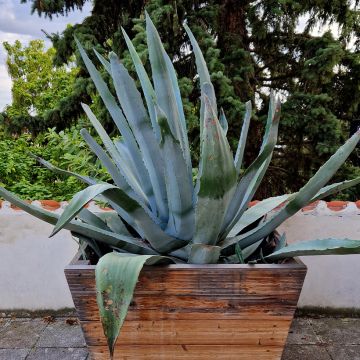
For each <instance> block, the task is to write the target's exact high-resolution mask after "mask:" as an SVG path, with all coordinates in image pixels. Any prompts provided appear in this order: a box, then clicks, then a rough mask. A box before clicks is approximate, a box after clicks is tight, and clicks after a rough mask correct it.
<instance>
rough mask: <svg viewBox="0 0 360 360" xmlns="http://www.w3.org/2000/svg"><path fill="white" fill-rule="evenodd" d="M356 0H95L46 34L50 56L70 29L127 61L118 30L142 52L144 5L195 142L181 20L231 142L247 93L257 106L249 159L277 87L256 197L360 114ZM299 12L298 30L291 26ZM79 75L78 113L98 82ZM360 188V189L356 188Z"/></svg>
mask: <svg viewBox="0 0 360 360" xmlns="http://www.w3.org/2000/svg"><path fill="white" fill-rule="evenodd" d="M22 1H23V2H25V1H26V0H22ZM30 1H32V2H33V10H34V11H37V12H38V13H39V14H44V15H45V16H50V17H51V16H55V15H57V14H63V13H64V12H68V11H71V10H72V9H73V8H75V7H77V8H81V7H82V6H83V5H84V2H85V1H84V0H82V1H79V0H67V1H63V0H61V1H60V0H58V1H54V0H42V1H41V2H40V1H35V0H30ZM358 3H359V1H358V0H356V1H351V0H329V1H325V0H316V1H312V0H309V1H294V0H282V1H279V0H276V1H275V0H269V1H265V0H259V1H238V0H209V1H201V0H171V1H163V0H147V1H131V0H129V1H114V0H107V1H99V0H94V1H93V5H94V6H93V10H92V13H91V15H90V16H89V17H87V18H86V19H85V20H84V21H83V23H81V24H77V25H75V26H72V27H68V28H67V29H66V30H65V31H64V32H63V33H62V34H61V35H59V34H55V35H54V34H52V35H49V36H50V38H51V39H52V41H53V44H54V47H55V48H56V50H57V53H56V56H55V58H54V61H55V64H58V65H60V64H63V63H66V62H67V61H69V59H70V58H71V56H72V55H73V54H74V52H76V49H75V45H74V41H73V35H74V34H76V36H77V37H78V38H79V40H80V41H81V42H82V43H83V44H84V46H85V47H86V48H87V49H91V48H92V47H95V48H96V49H97V50H98V51H99V52H101V53H103V54H106V53H107V52H108V51H110V50H114V51H115V52H117V53H118V54H119V56H120V57H121V58H123V59H124V62H125V63H126V64H129V55H128V53H127V50H126V46H125V44H124V41H123V39H122V36H121V31H120V26H123V27H124V28H125V30H126V31H127V32H128V34H129V36H130V37H131V38H133V39H134V43H135V45H136V47H137V49H138V51H139V52H140V53H141V56H142V58H143V59H144V61H145V60H146V55H147V54H146V50H145V41H146V37H145V34H144V22H143V10H144V8H146V10H147V11H148V12H149V14H150V16H151V17H152V19H153V21H154V22H155V25H156V26H157V28H158V30H159V33H160V35H161V38H162V40H163V42H164V43H166V48H167V51H168V53H169V55H170V57H171V58H172V59H173V62H174V64H175V67H176V70H177V72H178V77H179V79H180V84H181V91H182V95H183V97H184V98H185V99H187V100H186V101H185V107H186V115H187V121H188V126H189V129H190V131H191V138H192V146H193V149H197V145H198V131H197V111H198V107H199V101H198V97H199V86H198V84H197V82H196V78H195V66H194V58H193V56H192V54H191V52H190V46H189V41H188V39H187V37H186V35H185V33H184V29H183V28H182V26H181V24H182V23H183V22H184V21H187V23H188V24H189V26H190V28H191V29H192V30H193V32H194V34H195V36H196V38H197V40H198V41H199V44H200V46H201V48H202V50H203V52H204V54H205V57H206V60H207V63H208V66H209V69H210V71H211V76H212V80H213V82H214V85H215V88H216V92H217V96H218V99H220V104H219V105H220V106H222V107H223V108H224V111H225V114H226V116H227V119H228V121H229V135H230V138H231V142H232V146H233V147H235V146H236V143H237V139H238V134H239V132H240V128H241V123H242V114H243V111H244V105H243V104H244V102H245V101H247V100H249V99H250V100H252V102H253V105H255V106H256V107H257V112H256V114H254V115H253V118H252V126H251V133H250V136H249V139H250V143H249V144H248V146H247V149H246V163H247V164H249V163H250V162H251V161H252V159H253V158H254V156H255V155H256V153H257V151H258V145H259V143H260V141H261V136H262V131H263V123H264V121H265V117H266V114H265V109H266V108H267V103H268V95H269V89H270V88H272V89H274V90H276V91H278V92H280V93H281V94H282V96H283V97H284V106H283V115H282V122H281V128H280V141H279V145H280V146H279V147H278V148H277V152H276V154H274V160H273V161H272V164H271V166H270V176H269V178H268V182H267V184H265V186H263V187H262V189H261V190H260V193H259V194H257V196H258V197H259V198H260V197H264V196H270V195H275V194H276V193H281V192H286V191H293V190H295V189H297V188H299V186H301V185H302V184H303V183H304V182H305V180H306V179H307V178H308V177H309V176H311V174H312V173H313V172H314V171H315V170H316V169H317V168H318V167H319V165H320V164H321V163H322V162H323V161H324V160H325V159H326V158H328V156H329V154H330V153H332V152H333V151H334V150H335V149H336V147H337V146H338V145H339V144H340V142H341V141H343V138H344V137H347V136H348V135H349V134H348V132H349V124H350V122H351V121H352V120H353V119H354V118H359V117H360V115H359V99H360V96H359V92H360V71H359V70H360V69H359V67H360V54H359V46H360V43H359V38H358V36H359V33H360V22H359V8H358ZM300 20H302V21H303V23H304V27H303V29H299V27H298V26H297V25H298V23H299V21H300ZM319 24H320V25H323V26H325V27H326V26H329V25H336V26H337V27H338V30H339V36H338V37H334V35H333V34H332V33H331V32H330V31H327V32H325V33H324V34H322V35H320V36H313V35H311V30H312V29H313V28H314V27H315V26H317V25H319ZM351 42H353V44H352V45H350V44H351ZM90 54H91V52H90ZM91 55H92V58H93V60H94V61H96V59H95V57H94V56H93V54H91ZM78 61H79V64H80V66H81V62H80V60H78ZM104 76H106V74H104ZM77 82H78V83H79V86H78V87H77V88H76V91H75V92H73V94H72V95H71V96H73V99H74V103H73V104H74V106H73V107H71V108H70V109H69V111H68V112H67V113H66V119H71V118H74V117H77V116H78V115H79V112H80V110H79V105H76V104H75V103H77V104H79V103H80V100H81V99H83V98H86V97H87V98H89V97H90V96H92V97H93V98H94V93H95V90H94V87H93V86H92V85H91V84H90V82H89V79H88V75H87V73H86V71H85V70H84V68H83V67H82V70H81V71H80V72H79V78H78V80H77ZM81 84H82V85H81ZM75 100H77V101H76V102H75ZM100 104H101V103H100ZM98 114H99V115H100V118H101V119H102V121H103V122H107V121H108V120H109V119H107V118H106V117H107V116H108V115H107V113H106V112H105V111H104V110H101V106H99V109H98ZM63 116H64V115H63ZM64 119H65V117H64ZM108 124H110V122H108ZM358 156H359V153H357V154H355V155H354V156H353V158H352V162H351V161H350V162H349V163H348V165H347V167H345V169H344V172H347V173H349V172H351V173H355V172H359V169H358V168H356V167H354V165H353V164H355V161H356V159H358ZM339 176H341V173H340V175H339ZM358 195H360V193H359V192H358V193H357V194H355V196H358Z"/></svg>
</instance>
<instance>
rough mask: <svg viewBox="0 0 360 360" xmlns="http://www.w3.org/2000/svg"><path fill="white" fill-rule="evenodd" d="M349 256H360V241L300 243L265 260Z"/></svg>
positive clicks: (333, 240)
mask: <svg viewBox="0 0 360 360" xmlns="http://www.w3.org/2000/svg"><path fill="white" fill-rule="evenodd" d="M349 254H360V240H349V239H321V240H320V239H317V240H309V241H300V242H297V243H294V244H290V245H287V246H285V247H283V248H281V249H280V250H277V251H275V252H273V253H272V254H270V255H268V256H265V259H267V260H272V261H275V260H281V259H286V258H292V257H295V256H309V255H349Z"/></svg>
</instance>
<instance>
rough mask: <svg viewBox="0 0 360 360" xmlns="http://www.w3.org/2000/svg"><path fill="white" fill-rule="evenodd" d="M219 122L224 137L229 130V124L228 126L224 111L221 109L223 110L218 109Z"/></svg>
mask: <svg viewBox="0 0 360 360" xmlns="http://www.w3.org/2000/svg"><path fill="white" fill-rule="evenodd" d="M219 122H220V125H221V127H222V128H223V130H224V134H225V135H226V134H227V131H228V129H229V124H228V121H227V119H226V116H225V113H224V109H223V108H220V114H219Z"/></svg>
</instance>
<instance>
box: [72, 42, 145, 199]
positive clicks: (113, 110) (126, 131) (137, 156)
mask: <svg viewBox="0 0 360 360" xmlns="http://www.w3.org/2000/svg"><path fill="white" fill-rule="evenodd" d="M75 42H76V44H77V47H78V49H79V52H80V55H81V57H82V59H83V61H84V64H85V66H86V68H87V70H88V72H89V74H90V76H91V79H92V80H93V82H94V84H95V86H96V88H97V90H98V92H99V94H100V96H101V98H102V100H103V102H104V104H105V106H106V108H107V109H108V111H109V113H110V115H111V117H112V119H113V120H114V122H115V124H116V126H117V128H118V129H119V131H120V133H121V135H122V136H123V138H124V141H125V143H126V146H127V147H128V149H129V151H130V153H131V156H132V159H133V162H134V163H135V166H136V169H137V172H138V173H139V181H140V183H141V187H142V188H143V189H146V188H147V186H148V185H149V184H150V182H149V174H148V173H147V171H146V168H145V166H144V163H143V161H142V157H141V153H140V150H139V148H138V145H137V143H136V140H135V137H134V135H133V133H132V132H131V130H130V128H129V125H128V123H127V121H126V119H125V117H124V115H123V113H122V111H121V109H120V108H119V106H118V105H117V103H116V101H115V98H114V97H113V95H112V94H111V92H110V90H109V88H108V86H107V85H106V83H105V81H104V80H103V79H102V77H101V75H100V73H99V72H98V70H97V69H96V67H95V66H94V64H93V63H92V62H91V60H90V59H89V57H88V56H87V54H86V51H85V50H84V49H83V47H82V46H81V44H80V42H79V41H78V40H77V39H76V38H75ZM144 191H145V190H144ZM145 193H146V191H145ZM149 200H150V203H151V202H152V201H151V199H149Z"/></svg>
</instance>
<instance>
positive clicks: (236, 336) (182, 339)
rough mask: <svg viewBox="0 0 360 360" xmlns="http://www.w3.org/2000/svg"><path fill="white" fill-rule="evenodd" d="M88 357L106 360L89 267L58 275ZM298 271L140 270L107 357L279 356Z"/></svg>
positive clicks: (301, 272) (264, 359)
mask: <svg viewBox="0 0 360 360" xmlns="http://www.w3.org/2000/svg"><path fill="white" fill-rule="evenodd" d="M65 274H66V277H67V280H68V283H69V287H70V290H71V293H72V296H73V300H74V304H75V307H76V309H77V312H78V315H79V318H80V321H81V325H82V328H83V330H84V333H85V338H86V341H87V343H88V344H89V345H90V350H91V352H92V353H93V357H92V358H93V359H108V358H109V355H108V350H107V346H106V340H105V338H104V335H103V331H102V327H101V324H100V321H99V320H100V318H99V313H98V309H97V304H96V291H95V276H94V266H84V265H79V264H76V265H70V266H69V267H67V269H66V270H65ZM305 274H306V268H305V267H304V266H303V265H301V264H285V265H260V266H258V265H256V266H248V265H240V266H239V265H235V266H233V265H230V266H229V265H215V266H214V265H206V266H196V265H180V266H178V265H172V266H167V267H146V268H145V269H144V271H142V272H141V275H140V278H139V281H138V283H137V286H136V289H135V293H134V298H133V301H132V303H131V305H130V309H129V312H128V315H127V318H126V320H125V323H124V326H123V329H122V331H121V334H120V337H119V340H118V343H117V346H116V348H117V350H116V355H115V359H140V360H141V359H147V360H151V359H166V360H168V359H169V360H170V359H189V360H190V359H191V360H193V359H200V360H202V359H204V360H205V359H206V360H209V359H216V360H218V359H224V360H225V359H226V360H229V359H230V360H231V359H247V360H248V359H251V358H255V359H260V360H270V359H271V360H275V359H280V357H281V352H282V348H283V346H284V344H285V341H286V337H287V333H288V330H289V327H290V323H291V320H292V317H293V314H294V311H295V309H296V304H297V301H298V298H299V295H300V291H301V287H302V283H303V280H304V277H305Z"/></svg>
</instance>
